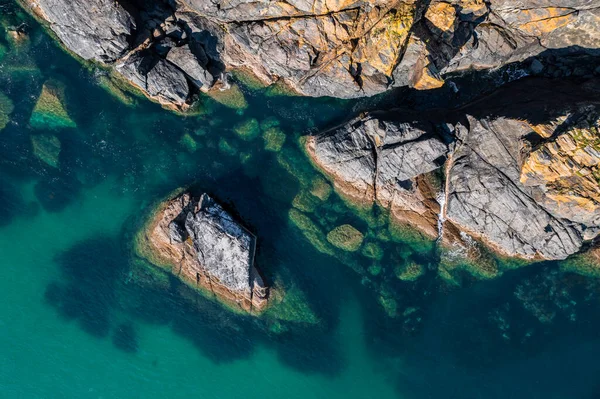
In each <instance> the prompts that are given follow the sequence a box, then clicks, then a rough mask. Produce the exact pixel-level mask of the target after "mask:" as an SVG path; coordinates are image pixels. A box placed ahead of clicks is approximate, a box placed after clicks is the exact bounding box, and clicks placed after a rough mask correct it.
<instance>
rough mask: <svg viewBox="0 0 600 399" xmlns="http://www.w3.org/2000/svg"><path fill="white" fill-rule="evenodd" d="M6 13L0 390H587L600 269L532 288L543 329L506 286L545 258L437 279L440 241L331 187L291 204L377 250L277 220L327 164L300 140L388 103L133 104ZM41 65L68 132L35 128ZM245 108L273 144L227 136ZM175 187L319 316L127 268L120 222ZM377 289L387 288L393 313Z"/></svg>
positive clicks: (533, 276) (108, 393)
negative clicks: (235, 221)
mask: <svg viewBox="0 0 600 399" xmlns="http://www.w3.org/2000/svg"><path fill="white" fill-rule="evenodd" d="M0 16H1V18H2V24H3V26H4V27H6V26H9V25H18V24H19V23H20V22H22V21H27V23H28V29H27V32H28V35H27V37H28V38H27V39H24V40H23V41H20V42H14V41H12V40H11V39H10V37H4V36H5V32H4V30H3V31H2V36H1V37H0V44H1V45H2V47H1V48H5V49H6V51H5V52H2V51H0V92H2V93H3V94H5V95H6V96H8V98H10V99H11V101H12V103H13V104H14V110H13V111H12V112H11V113H10V122H9V123H8V124H7V126H6V128H4V129H3V130H0V183H1V185H0V259H1V260H0V293H2V296H1V298H2V300H1V301H0V397H2V398H49V397H53V398H54V397H56V398H189V397H201V398H238V397H245V398H264V397H267V396H275V397H281V398H307V397H311V398H312V397H315V398H337V397H339V398H439V397H449V398H521V397H522V398H593V397H597V396H594V395H600V388H599V384H598V383H597V382H596V378H597V375H598V372H599V371H600V365H598V362H597V358H598V356H599V355H600V339H599V338H600V337H599V336H598V332H597V331H599V330H598V322H597V314H598V310H599V309H598V307H599V306H598V305H599V303H598V292H599V291H598V290H599V289H600V287H599V286H598V283H597V282H596V281H593V280H590V279H584V278H581V277H578V276H574V275H562V274H560V275H559V277H558V278H555V279H554V280H552V281H553V282H555V280H557V281H558V282H557V283H556V284H557V285H556V287H558V289H559V291H562V290H564V291H565V292H568V295H567V294H565V296H564V297H561V298H562V299H561V300H562V301H563V302H560V303H559V305H556V303H555V302H554V300H553V299H552V298H553V297H551V294H550V291H552V290H553V288H548V289H547V290H545V291H544V290H542V291H541V292H540V293H538V294H537V296H538V297H542V298H543V300H542V302H543V303H542V305H543V306H547V309H550V311H552V312H554V313H556V317H555V318H554V319H553V322H552V323H549V324H543V323H540V322H539V321H538V320H537V319H535V318H534V317H533V316H532V315H531V313H528V312H527V311H526V310H525V309H524V307H523V304H522V303H521V302H519V301H517V300H516V299H515V294H514V292H515V290H516V287H517V286H518V285H519V284H521V282H522V281H533V283H534V284H537V286H543V284H544V282H545V281H548V280H543V278H544V276H547V275H548V273H549V272H551V271H554V270H556V268H557V265H556V264H541V265H532V266H529V267H527V268H523V269H520V270H517V271H514V272H509V273H506V274H505V275H504V276H503V277H501V278H498V279H496V280H493V281H487V282H486V281H480V282H478V281H474V280H473V279H469V278H466V279H465V281H464V283H463V287H462V288H456V287H452V286H448V285H447V284H445V283H443V282H441V281H440V280H439V278H438V277H437V274H436V272H435V268H436V262H437V258H436V256H435V251H434V246H433V243H431V242H418V243H415V242H403V241H402V240H396V241H394V240H391V241H390V240H387V241H386V240H383V239H380V238H377V237H376V236H377V233H379V232H382V231H383V230H385V229H384V227H383V226H382V225H378V224H377V223H374V222H372V220H371V219H376V218H375V217H374V216H373V215H371V219H369V218H366V219H365V218H360V217H359V216H358V215H357V213H355V212H353V211H352V210H350V209H349V208H348V207H347V206H346V205H345V204H344V203H343V202H342V201H341V200H340V199H339V198H338V197H337V196H336V195H335V194H332V196H331V197H330V198H328V199H327V200H326V201H325V203H323V204H319V205H315V209H314V210H313V211H305V212H304V215H307V217H309V218H310V219H311V220H313V222H314V223H317V224H318V225H319V226H320V228H322V229H323V230H324V231H327V229H330V228H332V227H333V226H336V225H339V224H341V223H352V224H353V225H355V226H357V227H358V228H359V229H360V230H361V231H363V232H365V233H366V234H367V239H368V240H371V241H372V242H377V243H378V245H380V246H381V247H382V248H383V250H384V253H385V255H384V256H383V258H382V259H380V260H373V259H370V258H368V257H364V256H362V255H360V254H355V255H352V256H351V257H344V256H329V255H326V254H323V253H321V252H319V251H318V250H317V249H316V247H315V246H314V245H313V244H314V242H313V243H311V242H310V240H307V239H306V237H305V236H304V235H303V234H302V232H301V231H300V230H299V229H298V228H297V227H296V226H295V225H294V224H293V223H291V222H290V220H289V211H290V209H292V207H293V206H294V205H293V204H294V199H295V198H296V196H297V195H298V193H299V192H301V191H302V190H304V189H305V187H306V186H307V184H308V183H307V182H312V181H313V180H314V179H318V178H319V176H320V175H319V174H318V172H317V171H315V170H314V169H313V168H312V167H311V166H310V163H309V162H308V161H307V160H306V158H305V157H304V155H303V153H302V151H301V150H300V145H299V143H298V139H299V138H300V136H301V135H303V134H306V133H307V132H311V131H314V130H317V129H319V128H322V127H325V126H330V125H333V124H335V123H337V122H338V121H340V120H342V119H344V118H346V117H348V115H350V114H351V113H356V112H360V111H361V110H363V109H369V108H373V107H376V106H377V104H378V102H379V103H382V104H383V103H385V102H386V101H388V99H385V98H378V99H370V100H363V101H354V102H341V101H335V100H330V99H303V98H296V97H282V96H272V95H271V96H269V95H268V93H265V92H262V91H252V90H250V89H247V88H246V89H244V92H245V95H246V100H247V101H248V103H249V104H250V106H249V107H248V108H247V109H246V110H243V111H238V110H233V109H228V108H227V107H224V106H222V105H219V104H217V103H215V102H212V101H211V100H209V99H203V100H202V101H201V102H202V104H201V107H200V109H201V111H200V112H198V113H197V114H195V115H188V116H178V115H175V114H173V113H170V112H168V111H165V110H163V109H161V108H160V107H159V106H157V105H155V104H151V103H149V102H148V101H147V100H145V99H143V98H134V100H133V102H134V105H132V106H128V105H126V104H123V103H122V102H120V101H119V100H118V99H116V98H115V97H113V96H111V95H110V94H109V93H108V92H107V91H105V90H104V89H102V88H100V87H99V86H98V76H100V75H101V74H102V72H101V71H98V70H95V69H93V68H86V67H84V66H82V65H80V64H79V63H77V62H76V61H74V60H73V59H72V58H71V57H70V56H69V55H67V54H66V53H64V52H62V51H61V50H60V49H58V48H57V47H56V45H55V44H53V42H52V40H51V39H50V38H49V37H48V36H47V35H46V33H44V32H43V31H42V30H41V29H40V28H39V27H38V26H37V25H36V23H35V22H34V21H31V20H30V19H28V18H27V17H26V16H25V15H23V14H22V13H21V12H20V11H19V9H18V8H17V7H16V6H15V5H14V4H13V3H12V2H7V1H0ZM3 29H4V28H3ZM48 79H54V80H56V81H60V82H62V83H63V84H64V90H65V107H66V109H67V111H68V113H69V115H70V116H71V118H72V120H73V121H74V122H75V123H76V125H77V127H76V128H62V129H50V128H48V127H41V128H40V127H33V126H32V124H31V122H30V116H31V114H32V110H33V108H34V106H35V104H36V101H37V99H38V96H39V94H40V91H41V90H42V85H43V84H44V82H47V81H48ZM251 118H255V119H256V120H257V121H259V122H264V121H267V120H270V119H269V118H276V120H277V121H278V123H279V129H280V130H281V132H283V133H285V136H286V139H285V144H283V148H282V149H281V150H280V151H279V152H275V151H267V150H265V148H264V147H265V142H264V140H263V138H262V137H261V136H260V135H259V136H258V137H256V138H254V139H252V140H246V139H243V138H240V137H239V136H238V135H237V134H236V133H235V132H234V128H235V126H237V125H238V124H240V123H242V122H244V121H247V120H248V119H251ZM271 120H272V119H271ZM186 134H187V135H188V137H191V138H192V139H193V141H194V142H195V146H193V145H192V146H190V141H189V138H186V139H184V140H182V138H183V137H184V136H185V135H186ZM40 135H46V136H49V135H52V136H55V137H56V138H57V139H58V140H59V141H60V143H61V144H60V153H59V155H58V158H57V163H56V166H57V167H54V166H52V165H50V164H48V163H46V162H44V161H43V160H41V159H40V157H39V156H36V154H35V151H34V150H33V148H34V147H33V144H32V137H34V138H35V137H40ZM186 143H187V144H186ZM193 147H195V149H194V148H193ZM38 155H40V154H39V153H38ZM188 185H193V186H195V187H197V188H199V189H202V190H205V191H207V192H209V193H211V194H212V195H214V196H215V197H216V198H218V199H219V200H220V201H222V202H224V203H225V204H226V205H227V206H228V207H229V208H230V209H231V210H232V211H233V212H235V213H236V214H237V215H238V216H239V217H240V218H241V219H242V220H244V223H245V224H246V225H247V226H248V227H249V228H250V229H251V230H252V231H254V232H255V233H256V234H257V236H258V237H259V247H258V254H257V263H258V264H259V266H260V267H261V268H262V269H263V270H265V272H266V274H267V276H268V278H269V279H272V280H275V279H281V280H282V281H283V282H284V284H285V285H286V286H287V287H291V286H293V287H294V288H295V289H297V290H299V291H301V292H303V293H304V295H305V297H306V303H307V306H309V307H310V308H311V309H312V311H313V312H314V314H315V315H316V316H315V317H317V318H318V319H319V323H318V324H316V325H314V324H309V325H306V324H302V323H299V324H289V325H286V326H285V327H286V328H287V331H284V332H275V331H274V330H273V329H272V328H271V327H273V326H270V325H265V323H264V322H262V321H260V320H255V319H252V318H248V317H243V316H240V315H234V314H230V313H229V312H227V311H225V310H224V309H222V308H220V307H219V306H217V305H215V304H214V303H212V302H210V301H207V300H205V299H204V298H202V297H201V296H199V295H197V294H196V293H194V292H191V291H190V290H189V289H187V288H186V287H185V286H183V285H182V284H181V283H178V282H177V281H176V280H174V279H171V280H168V281H166V282H165V281H162V282H161V281H159V282H158V283H157V282H156V281H150V282H149V281H147V280H144V279H143V278H141V277H140V274H139V273H138V272H139V270H137V271H136V269H135V265H134V264H133V263H132V254H131V245H130V241H131V236H132V233H133V232H134V231H135V229H136V228H137V227H138V226H139V223H140V221H141V220H142V219H143V217H144V215H145V213H146V212H147V210H148V207H149V206H151V204H152V203H153V202H154V201H156V200H159V199H160V198H162V197H163V196H165V195H166V194H168V193H169V192H171V191H172V190H174V189H176V188H178V187H182V186H188ZM370 220H371V221H370ZM376 238H377V239H376ZM401 254H405V255H406V254H408V255H406V256H408V257H409V258H410V259H413V260H418V261H419V262H421V263H422V264H424V265H426V266H427V271H426V273H425V276H424V277H422V278H421V279H419V280H418V281H417V282H415V283H406V282H401V281H399V280H398V279H397V278H395V277H394V265H395V263H394V262H396V263H397V262H399V260H398V259H400V258H401V256H400V255H401ZM336 255H339V254H336ZM396 256H398V257H396ZM402 259H404V258H402ZM142 276H143V273H142ZM150 280H152V279H150ZM552 287H554V286H552ZM554 291H556V290H554ZM554 291H552V292H554ZM552 295H554V294H552ZM546 297H547V298H546ZM381 298H387V299H388V303H389V300H391V299H393V301H394V303H395V304H396V305H395V306H396V307H397V309H396V311H395V314H394V315H393V316H394V317H390V314H389V312H390V308H389V307H388V308H387V309H386V308H384V307H383V306H381V304H382V299H381ZM546 299H547V301H546ZM538 300H539V298H538ZM544 301H546V302H547V303H546V302H544ZM536 303H537V302H536ZM542 305H540V306H542ZM386 310H387V312H386Z"/></svg>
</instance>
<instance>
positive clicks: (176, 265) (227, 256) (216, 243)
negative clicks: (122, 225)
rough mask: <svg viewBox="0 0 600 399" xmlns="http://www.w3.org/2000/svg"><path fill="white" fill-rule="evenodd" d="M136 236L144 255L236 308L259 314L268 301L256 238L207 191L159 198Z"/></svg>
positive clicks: (185, 280) (190, 283)
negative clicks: (256, 255)
mask: <svg viewBox="0 0 600 399" xmlns="http://www.w3.org/2000/svg"><path fill="white" fill-rule="evenodd" d="M136 241H137V242H136V246H137V252H138V254H139V255H140V256H142V257H144V258H146V259H147V260H148V261H149V262H150V263H152V264H154V265H156V266H158V267H162V268H165V269H167V270H170V271H171V273H173V274H174V275H176V276H177V277H178V278H180V279H181V280H183V281H184V282H186V283H187V284H189V285H191V286H192V287H195V288H198V289H200V291H201V292H207V293H209V295H211V296H213V295H214V297H216V298H217V299H218V300H220V301H221V302H223V303H224V304H226V305H229V306H230V307H232V308H233V309H238V310H242V311H244V312H248V313H251V314H256V313H260V312H262V311H264V310H265V309H266V307H267V306H268V304H269V287H267V286H266V285H265V283H264V282H263V279H262V277H261V276H260V274H259V272H258V270H257V269H256V267H255V266H254V251H255V246H256V238H255V237H254V236H253V235H252V234H251V233H250V232H249V231H248V230H246V229H245V228H244V227H242V226H241V225H240V224H239V223H237V222H236V221H235V220H234V219H233V218H232V216H231V215H230V214H229V213H227V211H225V210H224V209H223V208H222V207H221V205H219V204H218V203H217V202H215V201H214V200H213V199H212V198H210V197H209V196H208V195H207V194H202V195H201V196H199V197H195V196H193V195H192V194H190V193H187V192H186V193H183V194H180V195H177V196H176V197H174V198H171V199H169V200H167V201H165V202H164V203H162V204H160V205H159V207H158V208H157V209H156V210H155V212H154V214H153V216H152V218H151V220H150V221H149V223H148V224H147V225H146V227H144V228H143V230H142V231H140V233H139V234H138V237H137V240H136Z"/></svg>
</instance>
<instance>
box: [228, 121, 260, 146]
mask: <svg viewBox="0 0 600 399" xmlns="http://www.w3.org/2000/svg"><path fill="white" fill-rule="evenodd" d="M233 131H234V132H235V133H236V134H237V135H238V136H239V137H240V138H241V139H242V140H246V141H251V140H254V139H255V138H256V137H258V135H259V134H260V125H259V124H258V121H257V120H256V119H254V118H252V119H248V120H245V121H243V122H241V123H238V124H237V125H236V126H235V127H234V128H233Z"/></svg>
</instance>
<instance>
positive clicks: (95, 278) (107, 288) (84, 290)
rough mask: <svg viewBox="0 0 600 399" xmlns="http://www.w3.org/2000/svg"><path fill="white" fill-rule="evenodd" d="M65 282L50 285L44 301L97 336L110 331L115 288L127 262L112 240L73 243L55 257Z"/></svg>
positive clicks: (99, 239)
mask: <svg viewBox="0 0 600 399" xmlns="http://www.w3.org/2000/svg"><path fill="white" fill-rule="evenodd" d="M56 262H57V263H58V265H59V266H60V269H61V271H62V273H63V276H64V279H63V281H64V282H52V283H50V284H49V285H48V287H47V288H46V293H45V300H46V302H47V303H48V304H49V305H51V306H53V307H55V308H56V310H57V311H58V313H59V314H60V315H61V316H63V317H64V318H66V319H70V320H76V321H77V322H78V323H79V325H80V326H81V328H82V329H83V330H84V331H86V332H87V333H89V334H91V335H93V336H96V337H105V336H107V335H108V334H109V331H110V328H111V311H112V307H113V305H114V303H115V286H116V282H117V279H118V277H119V275H120V273H121V272H122V270H123V267H124V266H125V264H126V260H125V259H124V258H123V256H122V252H121V250H120V248H119V245H118V242H117V240H116V239H114V238H112V237H104V236H100V237H95V238H92V239H88V240H85V241H82V242H80V243H78V244H75V245H74V246H73V247H71V248H70V249H69V250H67V251H65V252H63V253H62V254H60V255H58V256H57V257H56Z"/></svg>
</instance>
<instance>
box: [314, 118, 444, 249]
mask: <svg viewBox="0 0 600 399" xmlns="http://www.w3.org/2000/svg"><path fill="white" fill-rule="evenodd" d="M384 118H385V119H384ZM452 140H453V138H452V135H451V132H450V130H449V129H448V127H447V126H446V125H444V124H438V125H436V124H432V123H430V122H421V121H413V122H400V121H397V120H394V119H393V117H391V118H388V117H387V116H386V117H383V116H382V117H378V116H376V114H375V115H367V116H364V117H359V118H357V119H354V120H352V121H350V122H349V123H347V124H345V125H343V126H341V127H338V128H335V129H333V130H331V131H327V132H323V133H321V134H319V135H317V136H312V137H309V138H308V140H307V144H306V145H307V150H308V153H309V154H310V156H311V158H312V159H313V161H314V162H315V163H316V165H317V166H318V167H319V168H321V169H322V170H324V171H325V172H326V173H327V174H328V175H329V176H331V177H332V178H333V182H334V185H335V187H336V188H337V189H338V191H340V192H341V193H343V194H344V195H346V196H347V197H349V198H351V199H352V200H354V201H356V202H359V203H362V204H365V203H366V204H370V203H373V202H374V201H377V202H378V203H379V204H381V205H382V206H384V207H386V208H389V209H390V210H391V211H392V213H393V214H394V215H395V217H396V219H398V220H402V221H404V222H408V223H409V224H412V225H416V226H419V227H420V228H421V229H422V230H423V231H424V232H425V233H426V234H427V235H429V236H431V237H436V236H437V234H438V232H437V227H436V223H437V222H436V218H437V214H438V212H439V207H438V209H432V207H433V208H435V207H436V206H437V203H436V202H435V200H433V201H432V200H431V197H432V196H433V198H435V193H431V187H429V184H428V182H427V181H426V180H425V179H422V178H420V177H421V176H423V175H426V174H427V173H429V172H432V171H434V170H436V169H438V168H440V167H441V166H442V165H444V163H445V162H446V158H447V155H448V152H449V145H450V143H451V142H452Z"/></svg>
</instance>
